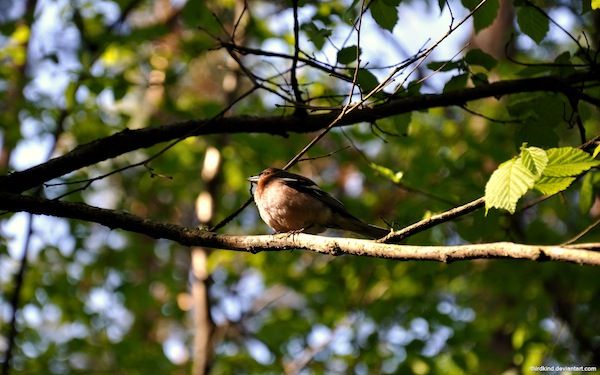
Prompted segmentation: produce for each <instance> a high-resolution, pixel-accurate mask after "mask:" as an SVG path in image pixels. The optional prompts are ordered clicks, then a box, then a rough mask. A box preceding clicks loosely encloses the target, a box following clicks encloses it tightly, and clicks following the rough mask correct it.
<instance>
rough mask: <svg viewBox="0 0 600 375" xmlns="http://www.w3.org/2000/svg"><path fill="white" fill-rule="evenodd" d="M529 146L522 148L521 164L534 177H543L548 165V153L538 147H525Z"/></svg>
mask: <svg viewBox="0 0 600 375" xmlns="http://www.w3.org/2000/svg"><path fill="white" fill-rule="evenodd" d="M526 145H527V144H524V145H523V146H521V155H520V157H521V163H522V164H523V166H525V168H527V169H529V171H530V172H531V173H532V174H533V175H534V176H537V177H539V176H541V175H542V171H543V170H544V168H546V165H547V164H548V155H546V151H544V150H543V149H541V148H538V147H525V146H526Z"/></svg>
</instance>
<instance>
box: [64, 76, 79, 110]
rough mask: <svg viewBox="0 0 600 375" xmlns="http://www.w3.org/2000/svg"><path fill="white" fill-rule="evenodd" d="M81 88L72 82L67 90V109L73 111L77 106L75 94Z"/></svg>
mask: <svg viewBox="0 0 600 375" xmlns="http://www.w3.org/2000/svg"><path fill="white" fill-rule="evenodd" d="M78 88H79V84H78V83H77V82H76V81H71V82H70V83H69V85H68V86H67V89H66V90H65V108H66V109H73V106H74V105H75V93H76V91H77V89H78Z"/></svg>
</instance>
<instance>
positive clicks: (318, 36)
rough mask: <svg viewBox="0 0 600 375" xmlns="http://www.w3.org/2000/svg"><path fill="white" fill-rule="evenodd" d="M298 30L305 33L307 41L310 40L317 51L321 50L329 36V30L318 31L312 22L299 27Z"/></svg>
mask: <svg viewBox="0 0 600 375" xmlns="http://www.w3.org/2000/svg"><path fill="white" fill-rule="evenodd" d="M300 28H301V29H302V31H304V32H305V33H306V35H307V36H308V40H310V41H311V42H312V43H313V44H314V45H315V47H317V48H318V49H321V48H323V46H324V45H325V40H326V38H327V37H328V36H331V30H329V29H320V28H319V27H317V25H315V24H314V23H313V22H309V23H305V24H303V25H302V26H300Z"/></svg>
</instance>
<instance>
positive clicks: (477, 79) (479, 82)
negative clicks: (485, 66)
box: [471, 73, 490, 86]
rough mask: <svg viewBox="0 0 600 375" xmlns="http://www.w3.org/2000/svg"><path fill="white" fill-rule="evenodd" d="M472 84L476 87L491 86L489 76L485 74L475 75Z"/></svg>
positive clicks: (472, 77)
mask: <svg viewBox="0 0 600 375" xmlns="http://www.w3.org/2000/svg"><path fill="white" fill-rule="evenodd" d="M471 82H473V84H474V85H475V86H484V85H489V84H490V80H489V79H488V76H487V74H485V73H475V74H473V75H472V76H471Z"/></svg>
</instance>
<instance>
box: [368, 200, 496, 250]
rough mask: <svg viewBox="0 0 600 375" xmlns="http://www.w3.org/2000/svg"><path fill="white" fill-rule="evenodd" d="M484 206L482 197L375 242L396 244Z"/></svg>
mask: <svg viewBox="0 0 600 375" xmlns="http://www.w3.org/2000/svg"><path fill="white" fill-rule="evenodd" d="M484 205H485V199H484V198H483V197H481V198H477V199H475V200H474V201H472V202H469V203H467V204H464V205H462V206H459V207H455V208H453V209H451V210H448V211H445V212H442V213H441V214H437V215H433V216H431V217H429V218H427V219H424V220H421V221H418V222H416V223H414V224H412V225H409V226H407V227H404V228H402V229H401V230H397V231H392V232H390V234H388V235H387V236H385V237H383V238H381V239H379V240H377V242H381V243H398V242H400V241H402V240H403V239H405V238H406V237H408V236H412V235H414V234H416V233H419V232H422V231H424V230H427V229H429V228H431V227H434V226H436V225H438V224H440V223H443V222H447V221H450V220H452V219H455V218H457V217H459V216H463V215H466V214H468V213H471V212H473V211H475V210H477V209H479V208H482V207H483V206H484Z"/></svg>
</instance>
